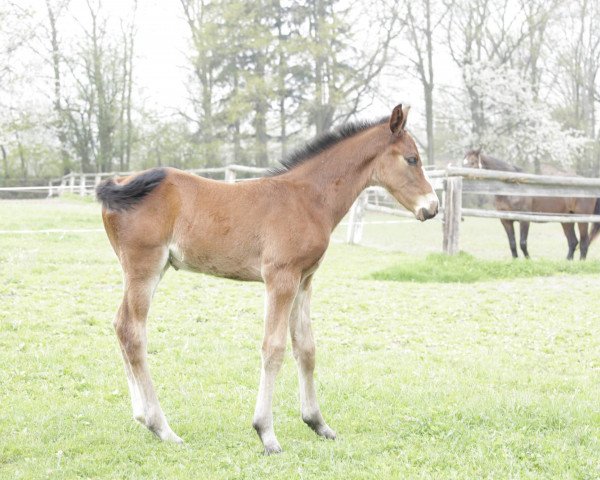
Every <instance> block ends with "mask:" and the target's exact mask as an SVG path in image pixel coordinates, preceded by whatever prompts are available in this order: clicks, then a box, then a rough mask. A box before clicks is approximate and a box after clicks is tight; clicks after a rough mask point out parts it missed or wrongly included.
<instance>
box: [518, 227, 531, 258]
mask: <svg viewBox="0 0 600 480" xmlns="http://www.w3.org/2000/svg"><path fill="white" fill-rule="evenodd" d="M519 233H520V234H521V239H520V240H521V242H520V243H521V251H522V252H523V255H524V256H525V258H529V252H528V251H527V236H528V235H529V222H519Z"/></svg>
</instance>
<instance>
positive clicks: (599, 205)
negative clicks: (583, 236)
mask: <svg viewBox="0 0 600 480" xmlns="http://www.w3.org/2000/svg"><path fill="white" fill-rule="evenodd" d="M594 215H600V198H597V199H596V206H595V207H594ZM599 232H600V223H594V225H593V227H592V232H591V233H590V243H592V241H593V240H594V238H596V237H597V236H598V233H599Z"/></svg>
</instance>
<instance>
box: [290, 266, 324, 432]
mask: <svg viewBox="0 0 600 480" xmlns="http://www.w3.org/2000/svg"><path fill="white" fill-rule="evenodd" d="M311 280H312V277H308V278H307V279H306V280H305V281H304V282H303V283H302V284H301V285H300V289H299V290H298V294H297V295H296V299H295V300H294V306H293V307H292V313H291V315H290V333H291V336H292V349H293V351H294V358H295V359H296V363H297V364H298V380H299V384H300V405H301V412H302V420H304V422H305V423H306V424H307V425H308V426H309V427H310V428H312V429H313V430H314V431H315V432H316V433H317V434H318V435H321V436H323V437H325V438H330V439H335V432H334V431H333V430H332V429H331V428H329V426H328V425H327V424H326V423H325V420H323V416H322V415H321V410H320V409H319V403H318V402H317V395H316V392H315V382H314V378H313V372H314V370H315V341H314V339H313V333H312V328H311V322H310V297H311V291H312V288H311Z"/></svg>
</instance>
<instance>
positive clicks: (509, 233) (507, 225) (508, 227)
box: [500, 219, 519, 258]
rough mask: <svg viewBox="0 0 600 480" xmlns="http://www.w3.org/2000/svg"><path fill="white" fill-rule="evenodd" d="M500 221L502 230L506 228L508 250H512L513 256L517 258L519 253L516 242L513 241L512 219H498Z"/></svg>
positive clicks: (513, 228)
mask: <svg viewBox="0 0 600 480" xmlns="http://www.w3.org/2000/svg"><path fill="white" fill-rule="evenodd" d="M500 221H501V222H502V226H503V227H504V230H506V235H507V236H508V244H509V245H510V251H511V252H512V256H513V258H517V257H518V256H519V254H518V253H517V242H516V241H515V226H514V221H513V220H504V219H502V220H500Z"/></svg>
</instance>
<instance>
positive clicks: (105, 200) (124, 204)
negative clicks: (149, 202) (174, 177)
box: [96, 168, 167, 211]
mask: <svg viewBox="0 0 600 480" xmlns="http://www.w3.org/2000/svg"><path fill="white" fill-rule="evenodd" d="M166 175H167V172H166V170H165V169H164V168H154V169H152V170H148V171H147V172H144V173H142V174H140V175H138V176H137V177H135V178H134V179H133V180H131V181H130V182H129V183H126V184H124V185H118V184H116V183H115V182H114V180H113V179H112V178H109V179H108V180H105V181H104V182H102V183H101V184H100V185H98V187H96V198H97V199H98V200H99V201H100V202H102V205H103V206H104V207H105V208H108V209H110V210H117V211H120V210H128V209H130V208H131V207H133V206H134V205H135V204H137V203H139V202H140V201H141V200H142V199H143V198H144V197H145V196H146V195H148V194H149V193H150V192H151V191H152V190H154V189H155V188H156V187H157V186H158V185H159V184H160V182H162V181H163V180H164V178H165V177H166Z"/></svg>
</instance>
